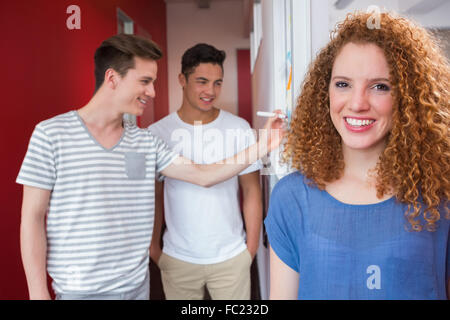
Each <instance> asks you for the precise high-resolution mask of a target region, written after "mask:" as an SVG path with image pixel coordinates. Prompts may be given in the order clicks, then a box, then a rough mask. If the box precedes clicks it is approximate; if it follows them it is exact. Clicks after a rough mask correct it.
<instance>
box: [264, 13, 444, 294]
mask: <svg viewBox="0 0 450 320" xmlns="http://www.w3.org/2000/svg"><path fill="white" fill-rule="evenodd" d="M369 18H370V15H369V14H367V13H354V14H350V15H348V16H347V18H346V19H345V21H343V22H342V23H341V24H339V25H338V26H337V28H336V30H335V31H334V32H333V34H332V38H331V41H330V42H329V44H328V45H327V46H326V47H325V48H324V49H322V51H321V52H320V53H319V55H318V56H317V58H316V60H315V61H314V62H313V63H312V65H311V66H310V69H309V72H308V74H307V76H306V78H305V81H304V83H303V85H302V91H301V95H300V97H299V98H298V102H297V107H296V110H295V112H294V115H293V119H292V123H291V128H290V131H289V134H288V140H287V143H286V146H285V151H284V159H285V160H286V161H289V162H290V163H291V165H292V166H293V167H294V168H295V169H296V171H295V172H293V173H291V174H289V175H288V176H286V177H284V178H283V179H281V180H280V181H279V183H278V184H277V185H276V186H275V188H274V190H273V192H272V196H271V199H270V207H269V214H268V217H267V218H266V220H265V224H266V228H267V232H268V235H269V240H270V244H271V251H270V277H271V280H270V288H271V294H270V297H271V298H272V299H295V298H298V299H446V297H447V292H446V290H447V289H446V286H447V287H448V286H449V284H448V282H449V278H450V243H449V225H450V223H449V220H448V219H449V206H448V198H449V192H450V185H449V171H450V150H449V144H450V139H449V125H450V123H449V122H450V115H449V101H450V93H449V80H450V79H449V77H450V72H449V71H450V67H449V63H448V60H447V59H446V58H445V57H444V55H443V53H442V50H441V49H440V48H439V46H438V44H437V41H436V40H435V39H434V37H433V36H432V35H430V34H429V33H428V32H427V31H426V30H425V29H424V28H422V27H420V26H418V25H416V24H414V23H413V22H411V21H409V20H407V19H404V18H401V17H397V16H394V15H392V14H387V13H383V14H381V16H380V18H381V21H380V27H379V28H370V27H368V23H367V22H368V19H369Z"/></svg>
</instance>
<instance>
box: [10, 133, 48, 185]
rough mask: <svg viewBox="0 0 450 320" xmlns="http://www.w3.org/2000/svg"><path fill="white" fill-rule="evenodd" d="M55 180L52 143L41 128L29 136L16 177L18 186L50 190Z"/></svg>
mask: <svg viewBox="0 0 450 320" xmlns="http://www.w3.org/2000/svg"><path fill="white" fill-rule="evenodd" d="M55 180H56V169H55V156H54V152H53V146H52V143H51V141H50V139H49V137H48V135H47V134H46V133H45V131H44V130H43V128H41V126H39V125H37V126H36V127H35V129H34V131H33V134H32V135H31V139H30V143H29V144H28V150H27V153H26V155H25V158H24V160H23V163H22V166H21V168H20V171H19V175H18V176H17V179H16V182H17V183H19V184H23V185H27V186H32V187H37V188H41V189H46V190H52V189H53V186H54V184H55Z"/></svg>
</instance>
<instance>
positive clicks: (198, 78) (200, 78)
mask: <svg viewBox="0 0 450 320" xmlns="http://www.w3.org/2000/svg"><path fill="white" fill-rule="evenodd" d="M195 80H202V81H209V79H206V78H204V77H197V78H195Z"/></svg>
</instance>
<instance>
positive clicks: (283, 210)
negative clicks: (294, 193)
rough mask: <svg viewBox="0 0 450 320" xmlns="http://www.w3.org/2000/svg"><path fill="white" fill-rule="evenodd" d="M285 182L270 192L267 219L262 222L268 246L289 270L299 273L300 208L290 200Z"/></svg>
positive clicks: (281, 181) (281, 182)
mask: <svg viewBox="0 0 450 320" xmlns="http://www.w3.org/2000/svg"><path fill="white" fill-rule="evenodd" d="M285 181H286V180H284V181H283V179H282V180H280V182H278V184H277V185H276V186H275V188H274V189H273V191H272V194H271V197H270V202H269V210H268V215H267V218H266V219H265V220H264V223H265V226H266V230H267V235H268V237H269V242H270V246H271V247H272V249H273V250H274V252H275V253H276V255H277V256H278V257H279V258H280V259H281V261H283V262H284V263H285V264H286V265H288V266H289V267H290V268H291V269H293V270H295V271H296V272H299V270H300V268H299V265H300V259H299V250H298V241H297V236H298V233H299V231H300V230H299V229H300V223H299V219H298V218H299V216H300V214H301V212H300V208H298V207H297V206H296V204H297V202H296V201H294V199H290V193H291V192H290V190H288V189H289V188H287V186H286V183H285Z"/></svg>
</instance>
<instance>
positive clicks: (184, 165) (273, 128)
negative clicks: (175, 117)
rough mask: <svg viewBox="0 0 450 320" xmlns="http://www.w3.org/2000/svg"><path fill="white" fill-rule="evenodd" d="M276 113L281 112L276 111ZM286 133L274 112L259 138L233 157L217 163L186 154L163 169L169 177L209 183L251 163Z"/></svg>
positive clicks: (275, 144) (274, 145) (198, 183)
mask: <svg viewBox="0 0 450 320" xmlns="http://www.w3.org/2000/svg"><path fill="white" fill-rule="evenodd" d="M277 113H281V112H280V111H277ZM284 134H285V130H284V121H283V120H282V119H279V118H278V116H275V117H272V118H270V119H269V120H268V121H267V123H266V125H265V126H264V129H262V130H260V138H259V140H258V142H257V143H255V144H253V145H251V146H250V147H248V148H247V149H245V150H243V151H241V152H239V153H237V154H236V155H234V156H233V157H230V158H228V159H225V160H224V161H221V162H220V163H214V164H196V163H194V162H192V161H191V160H189V159H186V158H184V157H178V158H177V159H176V160H174V161H173V162H172V163H171V164H170V165H169V166H167V167H166V168H165V169H164V170H162V171H161V173H162V174H163V175H165V176H166V177H169V178H173V179H178V180H183V181H186V182H190V183H194V184H197V185H200V186H202V187H210V186H212V185H215V184H217V183H219V182H222V181H225V180H228V179H230V178H231V177H233V176H235V175H237V174H238V173H239V172H241V171H242V170H244V169H245V168H247V167H248V166H250V165H251V164H252V163H254V162H256V161H257V160H258V159H260V158H262V157H264V156H265V155H267V154H268V153H269V152H270V151H272V150H274V149H276V148H277V147H278V146H279V145H280V143H281V141H282V139H283V137H284Z"/></svg>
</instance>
